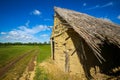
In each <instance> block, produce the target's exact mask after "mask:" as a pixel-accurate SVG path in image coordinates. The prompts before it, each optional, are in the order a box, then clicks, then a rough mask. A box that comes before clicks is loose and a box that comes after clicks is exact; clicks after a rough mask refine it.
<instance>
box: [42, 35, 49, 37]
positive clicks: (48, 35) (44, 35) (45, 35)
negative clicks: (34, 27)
mask: <svg viewBox="0 0 120 80" xmlns="http://www.w3.org/2000/svg"><path fill="white" fill-rule="evenodd" d="M48 36H49V35H48V34H42V35H41V37H48Z"/></svg>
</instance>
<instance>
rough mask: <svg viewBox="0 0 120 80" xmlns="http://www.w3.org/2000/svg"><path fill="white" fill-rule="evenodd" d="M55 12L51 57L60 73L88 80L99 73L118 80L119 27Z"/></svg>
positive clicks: (102, 21) (85, 17)
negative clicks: (63, 72)
mask: <svg viewBox="0 0 120 80" xmlns="http://www.w3.org/2000/svg"><path fill="white" fill-rule="evenodd" d="M54 10H55V14H54V27H53V31H52V36H51V49H52V53H51V55H52V59H53V60H54V61H55V63H56V64H57V65H58V66H59V67H60V69H61V70H63V71H65V72H68V73H72V74H76V75H77V74H79V75H85V76H86V78H87V79H88V80H89V79H92V78H96V75H97V74H98V73H99V74H103V75H107V76H112V77H113V76H114V77H116V78H119V75H120V26H118V25H116V24H114V23H112V22H108V21H105V20H102V19H99V18H95V17H92V16H90V15H87V14H84V13H79V12H76V11H72V10H68V9H63V8H58V7H55V8H54ZM92 69H93V70H92ZM101 78H103V79H104V78H108V77H104V76H101Z"/></svg>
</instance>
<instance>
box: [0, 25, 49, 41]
mask: <svg viewBox="0 0 120 80" xmlns="http://www.w3.org/2000/svg"><path fill="white" fill-rule="evenodd" d="M49 27H50V26H47V25H36V26H33V27H32V28H29V27H27V26H19V27H18V28H17V29H13V30H11V31H9V32H6V33H4V32H1V33H2V34H5V35H3V36H0V41H1V40H3V41H9V42H15V41H18V42H35V41H37V42H40V39H42V37H49V36H48V35H47V34H43V35H42V34H41V38H40V39H39V38H38V37H36V35H38V34H39V33H40V32H42V31H43V32H44V31H50V28H49ZM47 40H49V38H47Z"/></svg>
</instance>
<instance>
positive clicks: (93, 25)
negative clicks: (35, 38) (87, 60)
mask: <svg viewBox="0 0 120 80" xmlns="http://www.w3.org/2000/svg"><path fill="white" fill-rule="evenodd" d="M54 9H55V12H56V14H58V15H59V16H60V17H61V18H62V19H64V20H65V21H66V22H67V23H68V24H69V25H70V26H71V27H72V28H73V29H74V30H75V31H76V32H77V33H78V34H79V35H80V36H81V37H82V38H83V39H84V40H85V41H86V43H87V44H88V45H89V46H90V47H91V49H92V50H93V51H94V53H95V55H96V57H98V59H99V60H101V59H102V60H104V58H103V57H102V56H101V55H100V53H101V49H100V46H99V44H103V42H104V41H105V40H107V41H108V42H109V43H112V44H115V45H116V46H118V47H119V48H120V26H119V25H116V24H114V23H112V22H108V21H105V20H102V19H99V18H95V17H93V16H90V15H87V14H84V13H80V12H76V11H73V10H68V9H63V8H58V7H55V8H54Z"/></svg>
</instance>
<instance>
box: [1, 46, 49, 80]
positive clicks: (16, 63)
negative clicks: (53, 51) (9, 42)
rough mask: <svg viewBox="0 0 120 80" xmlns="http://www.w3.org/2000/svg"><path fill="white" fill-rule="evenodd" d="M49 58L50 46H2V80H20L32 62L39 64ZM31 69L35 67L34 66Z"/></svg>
mask: <svg viewBox="0 0 120 80" xmlns="http://www.w3.org/2000/svg"><path fill="white" fill-rule="evenodd" d="M49 57H50V45H39V46H38V45H37V46H35V45H34V46H27V45H16V46H2V47H0V80H19V78H20V77H21V76H22V74H23V73H24V71H25V69H26V67H27V66H28V65H30V63H31V62H32V60H37V61H36V62H37V64H39V63H40V62H42V61H44V60H45V59H47V58H49ZM30 67H33V64H32V66H30ZM36 72H37V71H36ZM36 75H37V74H36Z"/></svg>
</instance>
